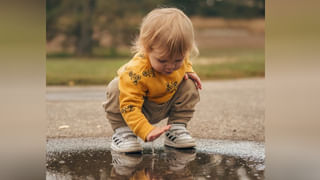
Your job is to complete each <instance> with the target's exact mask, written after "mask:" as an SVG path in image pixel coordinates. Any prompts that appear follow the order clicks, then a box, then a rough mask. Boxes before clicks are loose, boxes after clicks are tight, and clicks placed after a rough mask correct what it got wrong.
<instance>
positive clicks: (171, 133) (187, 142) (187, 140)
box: [164, 124, 196, 148]
mask: <svg viewBox="0 0 320 180" xmlns="http://www.w3.org/2000/svg"><path fill="white" fill-rule="evenodd" d="M164 144H165V145H167V146H170V147H174V148H192V147H195V146H196V141H195V140H194V139H193V138H192V137H191V135H190V133H189V131H188V130H187V129H186V127H185V125H184V124H172V125H171V128H170V129H169V130H168V131H167V132H166V138H165V141H164Z"/></svg>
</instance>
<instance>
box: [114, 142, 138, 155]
mask: <svg viewBox="0 0 320 180" xmlns="http://www.w3.org/2000/svg"><path fill="white" fill-rule="evenodd" d="M111 149H112V150H114V151H116V152H124V153H131V152H141V151H142V150H143V148H142V147H131V148H126V149H123V148H122V149H120V148H118V147H117V146H115V145H114V144H111Z"/></svg>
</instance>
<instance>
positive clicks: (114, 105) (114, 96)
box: [103, 78, 120, 113]
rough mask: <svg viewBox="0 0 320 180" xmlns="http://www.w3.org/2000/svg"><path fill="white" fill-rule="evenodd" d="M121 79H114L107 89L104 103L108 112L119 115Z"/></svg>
mask: <svg viewBox="0 0 320 180" xmlns="http://www.w3.org/2000/svg"><path fill="white" fill-rule="evenodd" d="M118 82H119V79H118V78H115V79H113V80H112V81H111V82H110V83H109V84H108V86H107V89H106V101H105V102H104V103H103V107H104V109H105V111H106V112H113V113H118V112H120V110H119V94H120V91H119V88H118Z"/></svg>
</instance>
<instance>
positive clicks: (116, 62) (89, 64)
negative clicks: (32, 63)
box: [47, 58, 128, 85]
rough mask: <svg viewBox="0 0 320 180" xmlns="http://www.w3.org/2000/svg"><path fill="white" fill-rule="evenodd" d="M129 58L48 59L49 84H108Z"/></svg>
mask: <svg viewBox="0 0 320 180" xmlns="http://www.w3.org/2000/svg"><path fill="white" fill-rule="evenodd" d="M127 61H128V59H75V58H67V59H54V58H50V59H48V60H47V85H96V84H107V83H108V82H109V81H111V80H112V79H113V78H114V77H115V76H116V71H117V69H118V68H119V67H121V65H123V64H125V62H127Z"/></svg>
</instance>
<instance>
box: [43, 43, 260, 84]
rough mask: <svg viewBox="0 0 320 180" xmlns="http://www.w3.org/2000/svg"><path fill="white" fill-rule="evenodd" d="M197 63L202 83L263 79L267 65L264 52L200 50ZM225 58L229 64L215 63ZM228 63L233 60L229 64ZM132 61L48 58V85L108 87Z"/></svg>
mask: <svg viewBox="0 0 320 180" xmlns="http://www.w3.org/2000/svg"><path fill="white" fill-rule="evenodd" d="M200 52H201V55H200V57H198V58H197V59H199V60H200V59H201V58H206V63H205V64H201V63H197V59H196V60H195V61H194V69H195V71H196V72H197V73H198V74H199V76H200V78H201V79H203V80H208V79H231V78H243V77H263V76H264V74H265V61H264V50H263V49H227V50H216V51H214V50H201V51H200ZM219 58H223V59H226V61H222V62H216V61H215V60H216V59H219ZM228 59H231V60H230V61H229V60H228ZM128 60H129V58H112V59H110V58H109V59H98V58H94V59H84V58H81V59H80V58H48V59H47V85H106V84H107V83H108V82H109V81H111V80H112V79H113V78H114V77H115V76H116V71H117V70H118V69H119V67H121V66H122V65H123V64H125V63H126V62H127V61H128Z"/></svg>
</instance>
